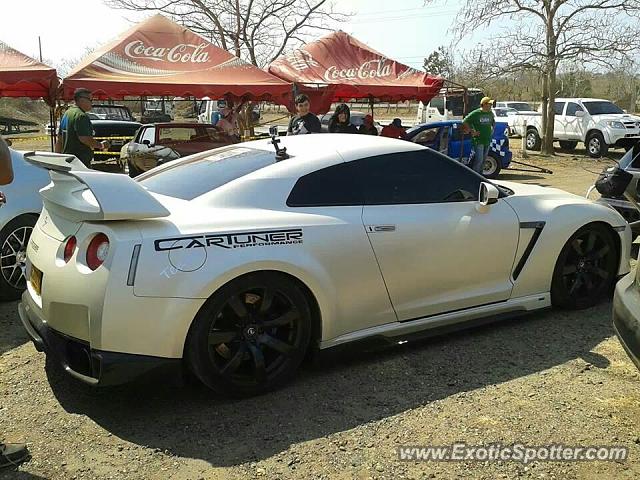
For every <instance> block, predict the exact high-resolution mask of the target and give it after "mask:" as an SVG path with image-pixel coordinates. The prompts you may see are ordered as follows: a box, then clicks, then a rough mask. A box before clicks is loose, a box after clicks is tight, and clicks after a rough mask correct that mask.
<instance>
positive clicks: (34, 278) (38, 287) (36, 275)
mask: <svg viewBox="0 0 640 480" xmlns="http://www.w3.org/2000/svg"><path fill="white" fill-rule="evenodd" d="M29 282H31V286H32V287H33V290H35V292H36V293H37V294H38V296H40V292H41V291H42V272H41V271H40V270H38V269H37V268H36V267H34V266H33V265H31V275H29Z"/></svg>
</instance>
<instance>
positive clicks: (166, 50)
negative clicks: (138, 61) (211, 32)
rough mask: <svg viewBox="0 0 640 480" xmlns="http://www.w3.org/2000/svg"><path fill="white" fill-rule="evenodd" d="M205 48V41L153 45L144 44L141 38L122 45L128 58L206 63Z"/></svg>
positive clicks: (207, 53) (207, 55) (206, 54)
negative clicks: (173, 44) (199, 42)
mask: <svg viewBox="0 0 640 480" xmlns="http://www.w3.org/2000/svg"><path fill="white" fill-rule="evenodd" d="M206 48H207V44H206V43H201V44H200V45H192V44H190V43H180V44H178V45H175V46H173V47H155V46H153V45H146V44H145V43H144V42H143V41H142V40H135V41H133V42H131V43H128V44H127V45H126V46H125V47H124V53H125V55H126V56H127V57H129V58H143V59H146V60H153V61H154V62H164V61H168V62H171V63H206V62H208V61H209V52H207V51H206Z"/></svg>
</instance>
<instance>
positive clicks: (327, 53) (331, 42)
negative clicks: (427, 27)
mask: <svg viewBox="0 0 640 480" xmlns="http://www.w3.org/2000/svg"><path fill="white" fill-rule="evenodd" d="M268 71H269V72H270V73H272V74H273V75H275V76H277V77H279V78H282V79H283V80H286V81H287V82H292V83H294V84H295V86H296V90H297V92H298V93H306V94H307V95H309V98H310V99H311V110H312V111H313V112H314V113H317V114H319V113H325V112H327V110H329V108H330V107H331V103H332V102H335V101H340V100H349V99H352V98H355V99H358V98H370V99H373V98H376V99H378V100H382V101H388V102H398V101H404V100H421V101H422V102H424V103H426V102H428V101H429V100H431V98H433V97H434V96H435V95H436V94H437V93H438V92H439V91H440V89H441V88H442V85H443V82H444V80H443V79H442V78H440V77H432V76H429V75H427V74H426V73H424V72H420V71H419V70H416V69H413V68H411V67H408V66H406V65H403V64H402V63H399V62H396V61H394V60H391V59H389V58H387V57H386V56H385V55H383V54H381V53H379V52H376V51H375V50H373V49H371V48H370V47H368V46H367V45H365V44H364V43H362V42H360V41H359V40H357V39H355V38H354V37H352V36H351V35H349V34H347V33H345V32H342V31H338V32H334V33H331V34H329V35H326V36H324V37H322V38H320V39H318V40H316V41H314V42H311V43H308V44H307V45H305V46H304V47H302V48H301V49H298V50H294V51H293V52H291V53H289V54H288V55H285V56H283V57H280V58H278V59H276V60H275V61H274V62H273V63H271V65H269V68H268Z"/></svg>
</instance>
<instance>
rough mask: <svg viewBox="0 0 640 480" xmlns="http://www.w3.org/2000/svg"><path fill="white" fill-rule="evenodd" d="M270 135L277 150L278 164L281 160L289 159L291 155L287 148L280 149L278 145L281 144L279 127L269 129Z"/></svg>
mask: <svg viewBox="0 0 640 480" xmlns="http://www.w3.org/2000/svg"><path fill="white" fill-rule="evenodd" d="M269 135H271V143H272V144H273V146H274V148H275V149H276V162H279V161H281V160H286V159H287V158H289V154H288V153H287V147H282V148H280V147H279V146H278V144H279V143H280V139H279V138H278V126H277V125H274V126H272V127H269Z"/></svg>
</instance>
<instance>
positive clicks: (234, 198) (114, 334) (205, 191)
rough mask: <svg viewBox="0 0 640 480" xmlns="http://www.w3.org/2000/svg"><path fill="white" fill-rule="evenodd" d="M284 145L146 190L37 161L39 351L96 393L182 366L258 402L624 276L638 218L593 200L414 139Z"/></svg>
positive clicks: (239, 151)
mask: <svg viewBox="0 0 640 480" xmlns="http://www.w3.org/2000/svg"><path fill="white" fill-rule="evenodd" d="M280 141H281V145H282V147H279V148H278V151H277V153H276V150H275V149H274V146H273V144H272V142H277V139H276V138H275V137H274V138H273V139H272V140H256V141H252V142H247V143H243V144H237V145H233V146H228V147H222V148H219V149H215V150H210V151H207V152H203V153H199V154H195V155H191V156H189V157H185V158H182V159H179V160H175V161H173V162H170V163H167V164H164V165H162V166H160V167H157V168H155V169H153V170H151V171H149V172H146V173H145V174H143V175H140V176H139V177H137V178H136V179H131V178H129V177H128V176H125V175H117V174H109V173H103V172H95V171H90V170H86V169H84V168H81V167H80V166H78V167H76V166H70V165H68V164H67V161H70V160H72V159H73V157H65V156H62V155H55V154H44V153H38V154H33V155H28V156H27V158H28V160H29V161H30V162H33V163H35V164H38V165H40V166H42V167H44V168H46V169H49V170H51V178H52V184H51V185H50V186H48V187H47V188H45V189H44V190H42V196H43V198H44V204H45V209H44V210H43V213H42V215H41V216H40V219H39V220H38V223H37V225H36V228H35V230H34V233H33V234H32V236H31V242H30V243H29V247H28V250H27V256H28V260H29V282H28V288H27V291H26V292H25V293H24V295H23V297H22V302H21V304H20V305H19V313H20V317H21V319H22V322H23V324H24V326H25V328H26V330H27V331H28V333H29V335H30V336H31V338H32V340H33V341H34V343H35V344H36V346H37V347H38V348H39V349H44V350H46V351H47V352H48V353H49V354H51V355H53V356H54V357H55V358H57V359H58V361H60V362H61V363H62V364H63V365H64V367H65V369H66V370H67V371H68V372H69V373H70V374H71V375H73V376H74V377H76V378H79V379H81V380H83V381H85V382H87V383H90V384H93V385H111V384H116V383H122V382H125V381H127V380H130V379H132V378H134V377H137V376H141V375H146V374H149V375H151V374H160V373H161V374H162V375H163V379H164V380H165V381H166V379H167V378H169V377H168V376H167V375H168V371H173V372H179V371H181V369H182V368H183V367H187V368H188V369H190V370H191V371H192V372H193V373H194V374H195V375H196V376H197V377H198V378H199V379H200V380H201V381H202V382H204V383H205V384H206V385H208V386H209V387H211V388H213V389H215V390H218V391H221V392H226V393H231V394H237V395H249V394H255V393H260V392H263V391H266V390H269V389H272V388H274V387H276V386H278V385H280V384H282V383H283V382H285V381H286V380H288V379H289V378H290V377H291V376H292V375H293V374H294V372H295V371H296V370H297V368H298V367H299V365H300V363H301V361H302V359H303V357H304V356H305V354H306V353H307V351H309V350H310V349H314V348H320V349H324V348H329V347H335V346H338V345H341V344H346V343H348V342H354V341H358V340H365V339H378V338H382V339H386V340H389V341H390V342H397V341H398V340H399V339H403V338H406V337H410V336H412V335H415V334H433V333H435V332H438V331H440V330H442V329H444V328H449V327H451V326H453V325H458V326H460V327H464V326H467V325H469V324H470V322H472V321H476V320H480V319H487V318H489V317H495V316H498V315H510V314H516V313H521V312H526V311H530V310H536V309H540V308H546V307H549V306H551V305H556V306H561V307H575V308H581V307H586V306H589V305H592V304H593V303H595V302H596V301H597V300H598V299H599V298H600V297H601V296H602V295H604V294H607V293H610V292H611V286H612V284H613V282H614V281H615V280H616V278H617V277H618V276H619V275H623V274H625V273H627V272H628V271H629V251H630V244H631V232H630V229H629V226H628V224H627V223H626V222H625V220H624V219H623V218H622V217H621V216H620V215H619V214H618V213H617V212H615V211H614V210H612V209H610V208H608V207H606V206H603V205H599V204H596V203H594V202H591V201H589V200H587V199H585V198H581V197H578V196H575V195H571V194H568V193H565V192H563V191H560V190H556V189H549V188H542V187H537V186H532V185H521V184H516V183H506V182H500V183H491V182H488V181H486V180H485V179H484V178H483V177H481V176H480V175H478V174H476V173H475V172H473V171H472V170H471V169H469V168H467V167H465V166H463V165H461V164H459V163H458V162H456V161H454V160H451V159H450V158H448V157H446V156H444V155H442V154H440V153H437V152H435V151H433V150H431V149H428V148H426V147H423V146H420V145H417V144H414V143H411V142H405V141H401V140H395V139H389V138H384V137H373V136H368V135H345V134H323V135H302V136H289V137H285V138H282V139H281V140H280ZM283 147H284V148H286V152H283Z"/></svg>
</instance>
